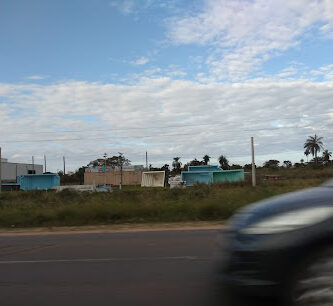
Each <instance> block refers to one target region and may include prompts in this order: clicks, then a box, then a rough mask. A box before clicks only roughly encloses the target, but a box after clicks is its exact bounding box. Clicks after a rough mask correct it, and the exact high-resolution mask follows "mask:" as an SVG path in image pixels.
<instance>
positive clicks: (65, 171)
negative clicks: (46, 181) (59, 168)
mask: <svg viewBox="0 0 333 306" xmlns="http://www.w3.org/2000/svg"><path fill="white" fill-rule="evenodd" d="M62 159H63V161H64V175H65V174H66V159H65V156H63V157H62Z"/></svg>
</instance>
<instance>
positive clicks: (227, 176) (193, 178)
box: [181, 166, 244, 186]
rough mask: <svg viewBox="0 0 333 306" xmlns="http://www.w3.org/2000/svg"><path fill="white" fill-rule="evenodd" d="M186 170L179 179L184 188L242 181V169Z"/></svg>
mask: <svg viewBox="0 0 333 306" xmlns="http://www.w3.org/2000/svg"><path fill="white" fill-rule="evenodd" d="M188 170H189V171H183V172H182V173H181V179H182V181H185V185H186V186H193V185H194V184H196V183H204V184H210V183H218V182H237V181H244V170H243V169H236V170H222V169H221V168H220V167H218V166H189V167H188ZM199 170H200V171H199Z"/></svg>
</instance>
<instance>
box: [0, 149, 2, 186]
mask: <svg viewBox="0 0 333 306" xmlns="http://www.w3.org/2000/svg"><path fill="white" fill-rule="evenodd" d="M1 178H2V177H1V147H0V192H1V187H2V185H1Z"/></svg>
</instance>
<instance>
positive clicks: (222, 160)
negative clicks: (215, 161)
mask: <svg viewBox="0 0 333 306" xmlns="http://www.w3.org/2000/svg"><path fill="white" fill-rule="evenodd" d="M219 163H220V166H221V168H222V169H223V170H227V169H229V161H228V160H227V158H226V157H225V156H224V155H221V156H220V157H219Z"/></svg>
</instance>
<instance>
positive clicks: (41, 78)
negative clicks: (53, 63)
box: [27, 75, 48, 81]
mask: <svg viewBox="0 0 333 306" xmlns="http://www.w3.org/2000/svg"><path fill="white" fill-rule="evenodd" d="M47 77H48V76H45V75H29V76H28V77H27V79H28V80H33V81H38V80H44V79H46V78H47Z"/></svg>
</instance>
